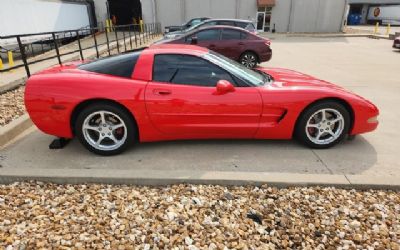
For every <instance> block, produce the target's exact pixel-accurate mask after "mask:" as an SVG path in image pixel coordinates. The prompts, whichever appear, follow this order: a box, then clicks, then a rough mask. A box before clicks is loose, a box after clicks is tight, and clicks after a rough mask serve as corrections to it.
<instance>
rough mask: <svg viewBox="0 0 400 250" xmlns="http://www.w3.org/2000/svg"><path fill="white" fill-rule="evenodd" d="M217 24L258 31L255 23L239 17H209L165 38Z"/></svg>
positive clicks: (253, 31)
mask: <svg viewBox="0 0 400 250" xmlns="http://www.w3.org/2000/svg"><path fill="white" fill-rule="evenodd" d="M215 25H226V26H234V27H239V28H242V29H245V30H247V31H250V32H252V33H254V34H256V33H257V30H256V28H255V27H254V24H253V23H252V22H251V21H249V20H239V19H208V20H205V21H203V22H201V23H199V24H197V25H194V26H192V27H190V28H188V29H184V30H180V31H175V32H170V33H168V34H166V35H165V38H175V37H179V36H181V35H184V34H187V33H189V32H192V31H194V30H197V29H200V28H204V27H208V26H215Z"/></svg>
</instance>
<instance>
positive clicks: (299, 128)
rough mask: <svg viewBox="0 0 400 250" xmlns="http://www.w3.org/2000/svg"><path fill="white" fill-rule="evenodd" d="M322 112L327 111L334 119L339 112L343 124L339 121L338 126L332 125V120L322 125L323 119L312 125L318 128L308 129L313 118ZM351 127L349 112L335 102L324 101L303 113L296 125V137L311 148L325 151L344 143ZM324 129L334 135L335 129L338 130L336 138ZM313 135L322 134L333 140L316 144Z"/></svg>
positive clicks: (327, 120)
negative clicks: (341, 142)
mask: <svg viewBox="0 0 400 250" xmlns="http://www.w3.org/2000/svg"><path fill="white" fill-rule="evenodd" d="M322 110H327V111H328V114H332V117H334V115H335V114H337V113H334V112H335V111H337V112H338V113H339V114H340V115H341V116H342V118H343V119H342V120H343V122H342V123H341V121H339V122H338V124H336V123H330V121H332V119H325V121H326V122H325V123H322V119H321V121H318V123H316V124H312V125H316V126H317V127H316V128H310V127H308V126H307V124H308V121H309V120H312V119H314V118H312V117H315V115H316V114H318V115H320V114H321V113H318V112H322ZM334 110H335V111H334ZM329 112H330V113H329ZM336 117H338V116H336ZM334 119H335V118H333V120H334ZM350 125H351V118H350V114H349V111H348V110H347V109H346V108H345V107H344V106H343V105H342V104H340V103H338V102H335V101H322V102H319V103H316V104H314V105H312V106H311V107H308V108H307V109H306V110H305V111H303V112H302V114H301V115H300V117H299V119H298V121H297V124H296V128H295V136H296V138H297V139H298V140H299V141H300V142H302V143H303V144H304V145H306V146H308V147H310V148H315V149H325V148H330V147H332V146H334V145H336V144H337V143H339V142H340V141H342V140H343V138H345V137H346V135H347V134H348V132H349V129H350ZM318 126H321V127H319V128H318ZM329 127H330V128H329ZM332 128H333V129H332ZM324 129H326V130H330V131H331V132H332V133H334V132H335V129H337V130H336V133H334V134H335V136H333V135H331V134H328V132H325V130H324ZM310 130H311V131H310ZM318 130H319V131H318ZM321 131H323V132H322V133H321ZM340 131H341V132H340ZM312 133H314V134H319V133H321V134H322V135H324V136H325V137H327V138H329V136H330V137H331V138H330V139H326V142H324V144H320V143H316V142H315V141H313V140H312V139H310V137H312V135H311V134H312ZM324 136H321V137H322V138H324ZM316 137H317V136H316ZM313 139H314V140H316V138H313ZM330 140H332V141H330ZM316 141H318V140H316Z"/></svg>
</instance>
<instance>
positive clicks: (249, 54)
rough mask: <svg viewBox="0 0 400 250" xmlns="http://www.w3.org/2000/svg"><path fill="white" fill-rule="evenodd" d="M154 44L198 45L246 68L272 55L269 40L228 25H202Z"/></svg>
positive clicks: (264, 60)
mask: <svg viewBox="0 0 400 250" xmlns="http://www.w3.org/2000/svg"><path fill="white" fill-rule="evenodd" d="M155 44H192V45H198V46H201V47H205V48H208V49H210V50H213V51H215V52H218V53H220V54H222V55H224V56H226V57H228V58H230V59H232V60H235V61H238V62H240V63H241V64H243V65H244V66H246V67H248V68H254V67H255V66H256V65H257V63H262V62H267V61H269V60H270V59H271V57H272V50H271V47H270V46H271V41H270V40H268V39H266V38H263V37H260V36H257V35H255V34H252V33H251V32H248V31H246V30H244V29H241V28H237V27H230V26H212V27H204V28H200V29H196V30H194V31H191V32H188V33H187V34H184V35H181V36H179V37H178V38H172V39H163V40H161V41H159V42H156V43H155Z"/></svg>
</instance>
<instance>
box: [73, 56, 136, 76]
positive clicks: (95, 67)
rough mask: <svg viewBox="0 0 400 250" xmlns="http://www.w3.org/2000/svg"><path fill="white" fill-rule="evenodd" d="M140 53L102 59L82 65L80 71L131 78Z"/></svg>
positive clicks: (79, 67)
mask: <svg viewBox="0 0 400 250" xmlns="http://www.w3.org/2000/svg"><path fill="white" fill-rule="evenodd" d="M141 52H142V50H140V51H136V52H131V53H127V54H122V55H117V56H112V57H107V58H102V59H99V60H96V61H93V62H89V63H85V64H81V65H79V66H78V69H81V70H86V71H90V72H95V73H99V74H105V75H113V76H119V77H125V78H131V76H132V72H133V69H134V68H135V65H136V62H137V60H138V58H139V55H140V53H141Z"/></svg>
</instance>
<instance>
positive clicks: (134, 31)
mask: <svg viewBox="0 0 400 250" xmlns="http://www.w3.org/2000/svg"><path fill="white" fill-rule="evenodd" d="M133 33H134V34H135V45H136V48H137V38H136V30H135V29H133Z"/></svg>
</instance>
